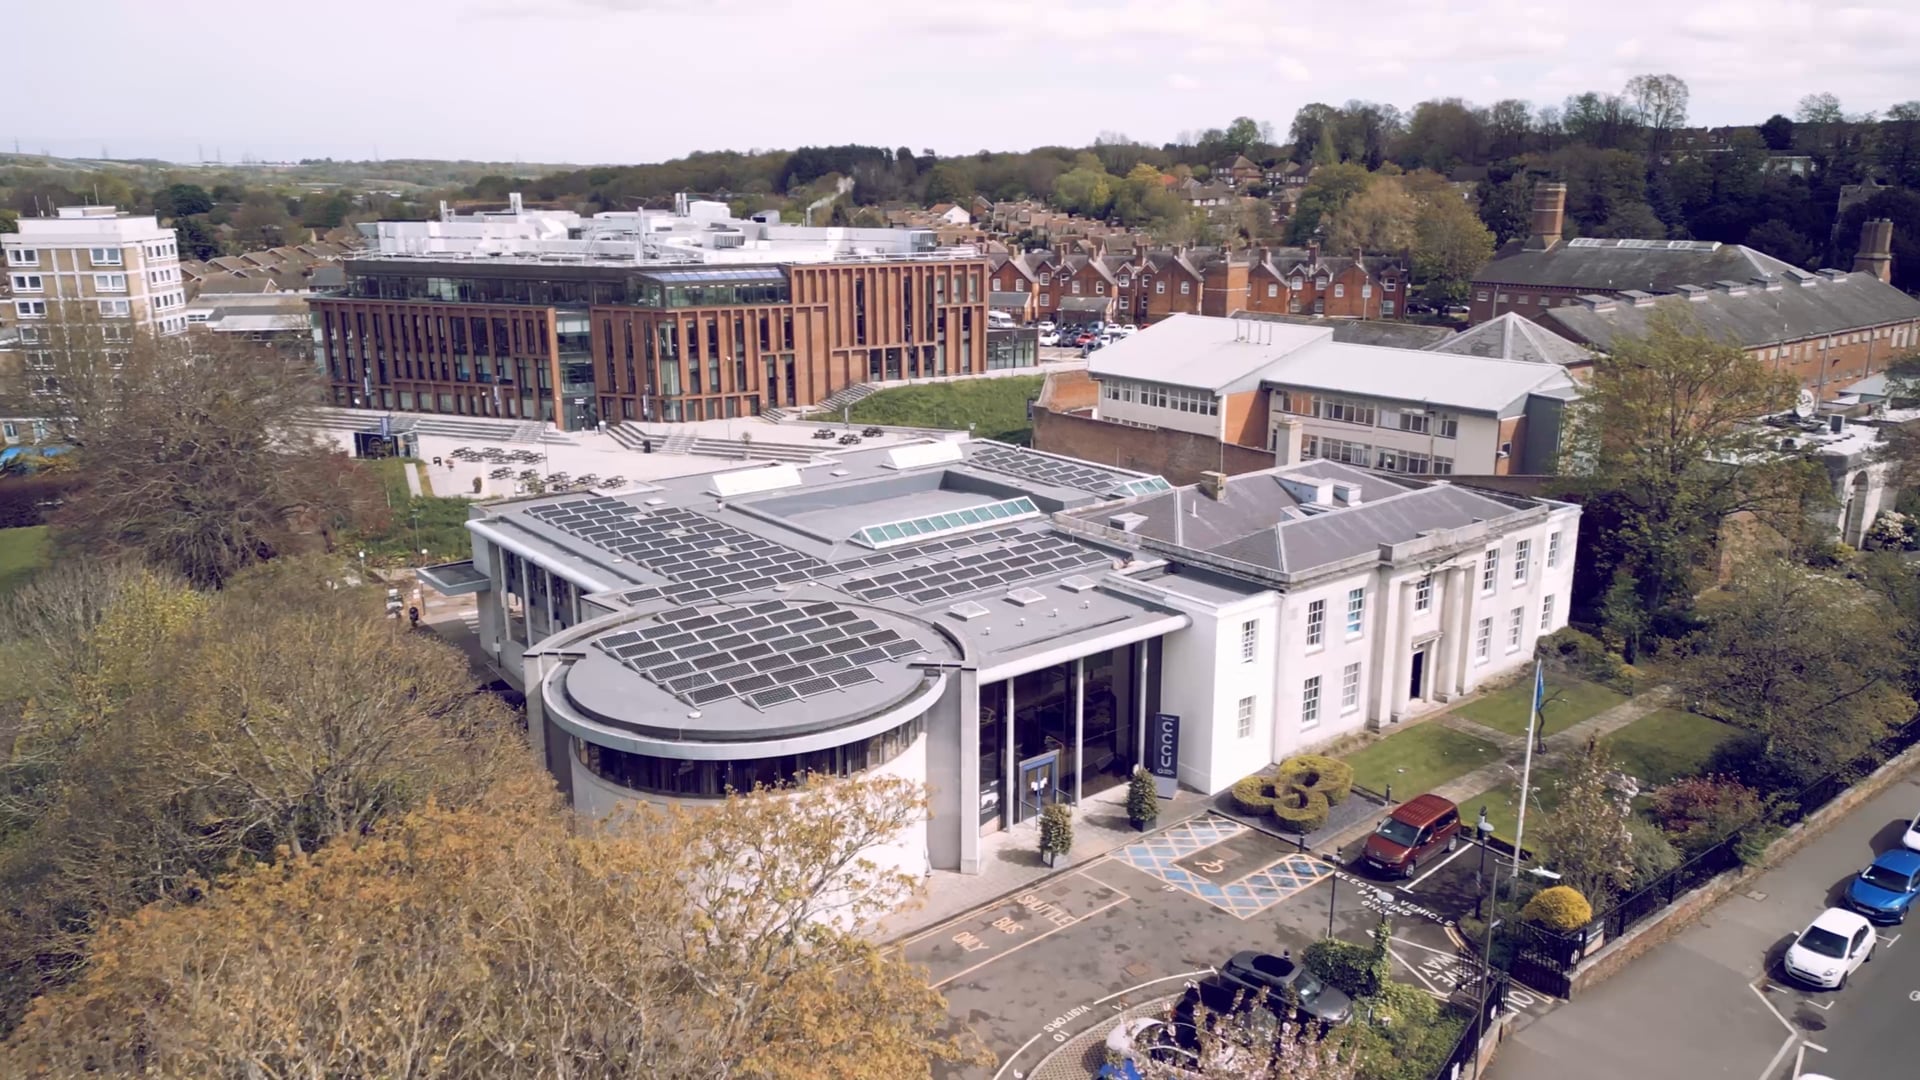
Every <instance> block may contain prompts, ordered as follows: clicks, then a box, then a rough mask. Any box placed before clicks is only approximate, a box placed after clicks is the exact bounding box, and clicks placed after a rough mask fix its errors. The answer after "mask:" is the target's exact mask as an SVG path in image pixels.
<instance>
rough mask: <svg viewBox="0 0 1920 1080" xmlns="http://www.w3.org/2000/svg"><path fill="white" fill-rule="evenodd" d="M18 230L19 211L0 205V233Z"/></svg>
mask: <svg viewBox="0 0 1920 1080" xmlns="http://www.w3.org/2000/svg"><path fill="white" fill-rule="evenodd" d="M19 231H20V211H18V210H10V209H7V208H5V207H0V233H17V232H19Z"/></svg>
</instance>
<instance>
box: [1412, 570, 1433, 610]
mask: <svg viewBox="0 0 1920 1080" xmlns="http://www.w3.org/2000/svg"><path fill="white" fill-rule="evenodd" d="M1431 607H1433V575H1432V574H1427V575H1426V576H1424V577H1422V578H1421V579H1420V580H1419V581H1416V582H1414V583H1413V610H1415V611H1426V610H1427V609H1429V608H1431Z"/></svg>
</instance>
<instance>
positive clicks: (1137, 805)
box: [1127, 766, 1160, 832]
mask: <svg viewBox="0 0 1920 1080" xmlns="http://www.w3.org/2000/svg"><path fill="white" fill-rule="evenodd" d="M1159 816H1160V793H1159V792H1158V791H1157V790H1155V788H1154V784H1153V774H1152V773H1149V772H1148V771H1147V770H1145V769H1143V768H1140V767H1138V766H1135V767H1134V770H1133V777H1132V778H1131V779H1129V780H1128V781H1127V823H1128V824H1130V825H1132V826H1133V831H1135V832H1146V831H1147V830H1148V829H1151V828H1153V822H1154V819H1155V818H1157V817H1159Z"/></svg>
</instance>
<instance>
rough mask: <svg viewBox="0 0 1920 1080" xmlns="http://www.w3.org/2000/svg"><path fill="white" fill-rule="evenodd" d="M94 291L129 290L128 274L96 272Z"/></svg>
mask: <svg viewBox="0 0 1920 1080" xmlns="http://www.w3.org/2000/svg"><path fill="white" fill-rule="evenodd" d="M93 291H95V292H126V291H127V275H125V274H95V275H93Z"/></svg>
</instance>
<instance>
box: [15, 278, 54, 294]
mask: <svg viewBox="0 0 1920 1080" xmlns="http://www.w3.org/2000/svg"><path fill="white" fill-rule="evenodd" d="M13 291H14V292H44V291H46V290H45V286H44V285H43V284H42V283H41V280H40V275H39V274H15V275H13Z"/></svg>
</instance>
